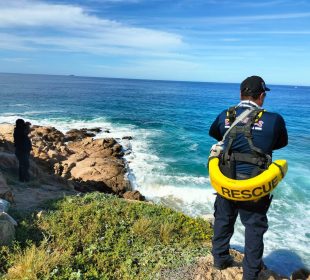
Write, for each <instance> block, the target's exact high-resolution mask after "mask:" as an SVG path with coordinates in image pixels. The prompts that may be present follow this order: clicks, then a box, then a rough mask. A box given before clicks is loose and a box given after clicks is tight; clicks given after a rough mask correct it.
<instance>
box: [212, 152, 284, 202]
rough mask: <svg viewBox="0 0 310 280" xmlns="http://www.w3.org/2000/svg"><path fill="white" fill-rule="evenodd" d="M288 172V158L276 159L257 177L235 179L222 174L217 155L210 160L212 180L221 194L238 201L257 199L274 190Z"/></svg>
mask: <svg viewBox="0 0 310 280" xmlns="http://www.w3.org/2000/svg"><path fill="white" fill-rule="evenodd" d="M286 172H287V162H286V160H282V159H280V160H276V161H274V162H273V163H272V164H271V165H270V166H269V168H268V169H267V170H265V171H264V172H263V173H261V174H259V175H257V176H256V177H253V178H249V179H246V180H234V179H230V178H228V177H226V176H225V175H223V174H222V172H221V170H220V168H219V159H218V158H217V157H214V158H211V159H210V160H209V174H210V181H211V185H212V186H213V188H214V189H215V190H216V191H217V192H218V194H220V195H221V196H223V197H225V198H227V199H230V200H238V201H248V200H256V199H258V198H260V197H263V196H265V195H267V194H268V193H270V192H272V191H273V190H274V189H275V187H276V186H277V185H278V184H279V182H280V181H281V180H282V179H283V178H284V176H285V174H286Z"/></svg>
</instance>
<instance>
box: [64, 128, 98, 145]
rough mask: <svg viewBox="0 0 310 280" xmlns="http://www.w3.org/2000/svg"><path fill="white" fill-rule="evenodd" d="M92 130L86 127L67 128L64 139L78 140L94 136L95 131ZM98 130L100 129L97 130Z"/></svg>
mask: <svg viewBox="0 0 310 280" xmlns="http://www.w3.org/2000/svg"><path fill="white" fill-rule="evenodd" d="M94 132H95V131H94V130H88V129H86V128H84V129H71V130H69V131H68V132H67V133H66V135H65V141H66V142H67V141H78V140H82V139H84V138H86V137H94V136H96V133H94ZM99 132H100V130H99Z"/></svg>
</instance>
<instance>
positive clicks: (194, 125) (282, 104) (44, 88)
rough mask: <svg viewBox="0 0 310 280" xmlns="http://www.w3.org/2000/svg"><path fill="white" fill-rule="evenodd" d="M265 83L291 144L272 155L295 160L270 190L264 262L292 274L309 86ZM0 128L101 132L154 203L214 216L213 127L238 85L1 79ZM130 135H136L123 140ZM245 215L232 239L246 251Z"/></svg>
mask: <svg viewBox="0 0 310 280" xmlns="http://www.w3.org/2000/svg"><path fill="white" fill-rule="evenodd" d="M266 80H267V85H268V86H269V87H270V88H271V91H270V92H268V93H267V97H266V99H265V104H264V108H265V109H267V110H268V111H274V112H278V113H280V114H281V115H282V116H283V117H284V119H285V121H286V125H287V129H288V134H289V145H288V146H287V147H285V148H284V149H281V150H279V151H275V152H274V154H273V159H286V160H288V165H289V171H288V174H287V176H286V178H285V179H284V180H283V181H282V182H281V183H280V185H279V186H278V187H277V188H276V190H275V191H274V192H273V194H274V198H273V202H272V205H271V208H270V209H269V212H268V213H269V215H268V217H269V230H268V232H267V233H266V234H265V238H264V240H265V253H264V261H265V263H266V265H267V266H268V267H270V268H271V269H274V270H275V271H277V272H281V273H282V274H284V275H289V274H290V273H291V272H292V271H294V270H295V269H297V268H299V267H303V266H306V267H308V268H309V267H310V248H309V244H310V228H309V224H310V204H309V199H310V175H309V174H310V164H309V162H308V161H309V159H310V152H309V151H310V128H309V127H310V114H309V113H310V87H304V86H284V85H269V84H268V77H266ZM0 98H1V102H0V123H3V122H6V123H15V120H16V119H17V118H23V119H25V120H28V121H30V122H31V123H32V124H38V125H52V126H54V127H56V128H57V129H59V130H61V131H63V132H65V131H67V130H69V129H72V128H93V127H100V128H103V131H106V130H109V132H110V133H107V132H102V133H100V134H99V135H97V137H98V138H100V137H114V138H116V139H117V140H118V141H119V142H120V143H121V144H122V145H123V146H124V148H125V149H126V155H125V158H126V160H127V162H128V165H129V169H130V172H129V173H128V177H129V179H130V180H131V182H132V184H133V186H134V188H135V189H137V190H139V191H140V192H141V193H142V194H143V195H145V196H146V197H147V198H148V199H151V200H153V201H156V202H157V203H161V204H164V205H167V206H169V207H172V208H174V209H177V210H181V211H183V212H185V213H186V214H188V215H191V216H200V215H205V214H210V213H213V203H214V199H215V195H214V190H213V189H212V187H211V185H210V181H209V175H208V170H207V168H206V165H207V160H208V154H209V149H210V147H211V145H212V144H214V143H215V142H216V141H215V140H214V139H212V138H210V137H209V136H208V131H209V127H210V125H211V123H212V122H213V120H214V119H215V118H216V116H217V115H218V114H219V113H220V112H221V111H222V110H225V109H226V108H228V107H230V106H232V105H235V104H238V103H239V84H229V83H202V82H201V83H199V82H173V81H152V80H133V79H111V78H92V77H77V76H50V75H22V74H0ZM125 136H132V137H133V139H132V140H129V139H123V137H125ZM243 232H244V229H243V226H242V225H241V223H240V221H239V219H238V221H237V226H236V230H235V233H234V236H233V238H232V241H231V245H232V247H233V248H236V249H239V250H241V251H242V250H243V243H244V238H243Z"/></svg>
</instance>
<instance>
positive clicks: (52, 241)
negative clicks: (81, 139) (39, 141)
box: [0, 193, 211, 280]
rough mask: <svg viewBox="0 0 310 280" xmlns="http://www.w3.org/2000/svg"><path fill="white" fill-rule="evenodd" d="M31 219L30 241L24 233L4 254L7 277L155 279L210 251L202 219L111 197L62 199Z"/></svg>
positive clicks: (26, 224)
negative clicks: (162, 270) (18, 242)
mask: <svg viewBox="0 0 310 280" xmlns="http://www.w3.org/2000/svg"><path fill="white" fill-rule="evenodd" d="M31 217H32V225H35V226H33V228H32V227H31V223H30V222H29V216H28V217H27V218H25V220H24V221H21V222H20V225H21V227H24V230H26V232H27V233H28V234H29V235H28V238H29V239H30V240H33V242H28V243H27V242H26V241H25V236H24V235H22V240H20V246H19V247H18V246H17V247H15V248H11V249H10V252H7V258H6V259H7V260H10V261H9V262H7V263H6V267H5V269H3V271H2V272H4V270H5V271H7V274H6V275H5V276H4V278H5V279H26V278H25V277H28V278H27V279H109V280H111V279H117V280H120V279H128V280H129V279H130V280H132V279H143V280H145V279H156V277H157V275H158V272H159V271H160V270H161V269H163V268H175V267H178V266H181V265H184V264H188V263H190V262H192V261H194V260H195V258H196V257H198V256H203V255H206V254H207V253H208V252H209V244H210V236H211V229H210V226H209V224H208V223H207V222H205V221H204V220H202V219H194V218H190V217H188V216H186V215H184V214H182V213H180V212H176V211H173V210H171V209H169V208H166V207H163V206H158V205H152V204H148V203H140V202H137V203H133V202H128V201H126V200H124V199H119V198H116V197H114V196H111V195H104V194H99V193H92V194H87V195H85V196H76V197H66V198H64V199H62V200H59V201H54V202H51V203H50V204H49V210H48V211H47V212H43V214H42V215H41V216H40V217H39V218H38V217H37V216H36V215H32V216H31ZM38 231H39V232H40V234H38ZM38 236H41V237H42V238H41V239H39V238H38ZM0 261H1V257H0ZM28 273H29V274H28Z"/></svg>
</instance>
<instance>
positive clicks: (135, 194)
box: [123, 191, 145, 201]
mask: <svg viewBox="0 0 310 280" xmlns="http://www.w3.org/2000/svg"><path fill="white" fill-rule="evenodd" d="M123 198H125V199H129V200H139V201H145V197H144V196H143V195H142V194H141V193H140V192H139V191H127V192H125V193H124V194H123Z"/></svg>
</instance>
